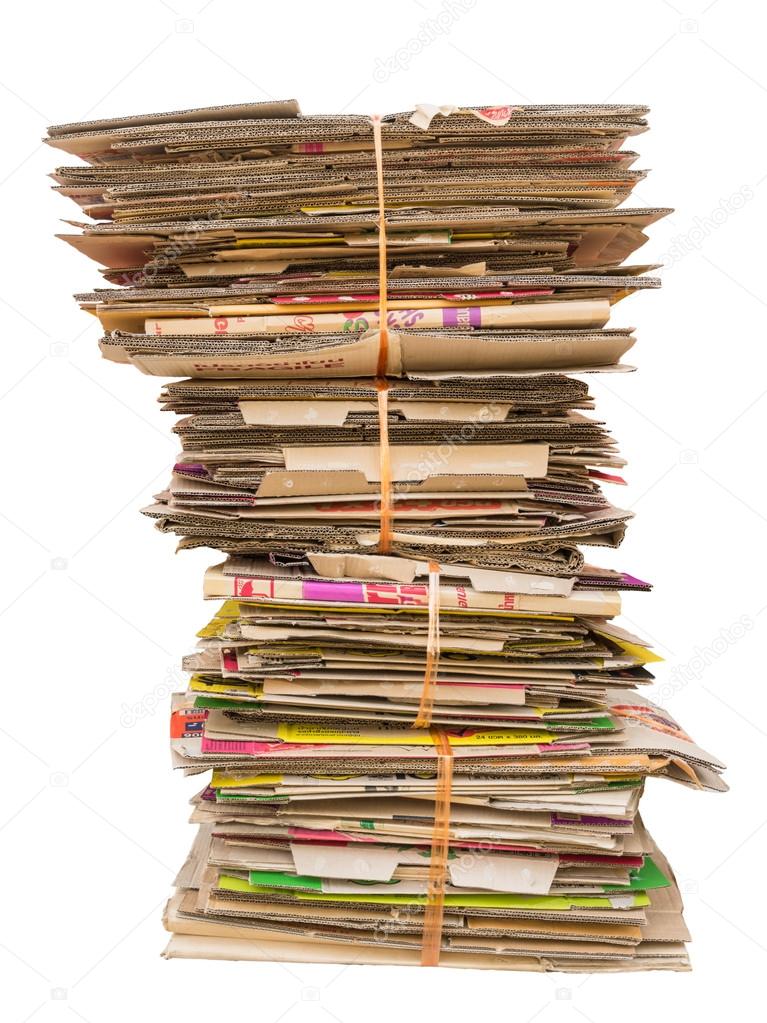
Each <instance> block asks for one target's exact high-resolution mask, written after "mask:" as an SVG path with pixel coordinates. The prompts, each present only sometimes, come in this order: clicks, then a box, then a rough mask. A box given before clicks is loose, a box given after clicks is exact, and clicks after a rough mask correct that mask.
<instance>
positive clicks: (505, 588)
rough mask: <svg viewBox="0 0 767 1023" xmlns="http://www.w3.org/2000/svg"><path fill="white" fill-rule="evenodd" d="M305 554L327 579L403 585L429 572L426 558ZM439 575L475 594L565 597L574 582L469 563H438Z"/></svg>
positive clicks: (567, 595) (382, 555)
mask: <svg viewBox="0 0 767 1023" xmlns="http://www.w3.org/2000/svg"><path fill="white" fill-rule="evenodd" d="M307 556H308V558H309V561H310V562H311V565H312V568H313V569H314V570H315V572H317V574H318V575H320V576H323V577H325V578H329V579H343V578H347V579H355V580H367V579H375V580H380V581H382V582H384V581H391V582H400V583H406V584H407V583H412V582H414V581H415V579H417V578H419V577H428V574H429V564H428V562H426V561H415V560H412V559H410V558H403V557H396V558H394V557H387V556H386V555H385V554H324V553H317V552H311V553H309V554H308V555H307ZM440 574H441V575H442V576H443V577H444V578H446V579H451V580H452V579H461V580H468V582H469V585H470V586H471V588H472V589H473V590H476V591H477V592H478V593H524V594H530V595H534V594H537V593H545V594H549V595H551V596H554V595H557V596H562V597H569V596H570V594H571V593H572V590H573V585H574V583H575V579H574V578H570V579H567V578H559V577H556V576H545V575H532V574H529V573H525V572H500V571H496V570H494V569H487V568H475V567H474V566H473V565H441V566H440Z"/></svg>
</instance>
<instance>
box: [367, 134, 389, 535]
mask: <svg viewBox="0 0 767 1023" xmlns="http://www.w3.org/2000/svg"><path fill="white" fill-rule="evenodd" d="M371 122H372V125H373V149H374V150H375V161H376V184H377V188H378V363H377V366H376V388H377V390H378V433H379V441H378V445H379V448H378V450H379V458H380V465H381V501H380V526H379V536H378V549H379V551H380V552H381V553H382V554H388V553H389V550H390V549H391V531H392V518H393V508H394V500H393V497H392V479H391V452H390V451H389V385H388V383H387V381H386V370H387V366H388V359H389V327H388V323H387V319H388V309H387V291H388V283H387V276H386V210H385V206H384V183H383V146H382V144H381V115H380V114H374V115H373V117H372V118H371Z"/></svg>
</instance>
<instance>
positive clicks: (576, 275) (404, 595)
mask: <svg viewBox="0 0 767 1023" xmlns="http://www.w3.org/2000/svg"><path fill="white" fill-rule="evenodd" d="M645 114H646V110H645V108H643V107H639V106H628V105H604V106H525V107H493V108H482V109H480V108H454V107H440V108H437V107H431V106H427V105H421V106H419V107H417V108H416V109H415V110H414V111H408V112H407V113H403V114H396V115H392V116H390V117H386V118H383V119H382V120H381V121H378V120H376V119H374V120H373V122H372V123H371V119H369V118H366V117H361V116H347V115H344V116H340V115H339V116H329V117H325V116H322V117H317V116H312V117H305V116H301V115H300V113H299V111H298V107H297V104H295V103H294V102H292V101H290V102H275V103H265V104H248V105H242V106H236V107H223V108H222V107H217V108H209V109H204V110H193V111H182V112H174V113H169V114H157V115H148V116H147V115H142V116H135V117H128V118H124V119H115V120H107V121H99V122H90V123H86V124H69V125H60V126H57V127H55V128H51V129H50V134H49V138H48V142H49V143H50V144H51V145H52V146H55V147H56V148H58V149H61V150H63V151H64V152H66V153H71V154H73V155H76V156H78V157H82V158H84V159H85V161H86V163H85V164H82V165H78V166H69V167H62V168H60V169H59V170H58V171H57V172H56V174H55V180H56V182H57V187H58V189H59V190H60V191H61V192H62V193H63V194H64V195H66V196H68V197H70V198H71V199H73V200H74V201H75V202H77V203H78V204H79V205H80V206H81V207H82V209H83V211H84V213H86V214H87V215H88V216H90V217H91V218H92V221H90V222H88V223H83V224H77V225H75V226H76V227H77V228H78V231H77V233H76V234H71V233H67V234H65V235H62V237H64V238H65V240H66V241H68V242H69V243H70V244H72V245H73V246H75V247H76V248H77V249H78V250H80V251H81V252H83V253H85V254H86V255H87V256H89V257H91V258H92V259H94V260H96V261H97V262H98V263H99V264H100V265H101V266H102V267H103V268H104V269H103V271H102V272H103V275H104V277H105V279H106V282H107V283H108V284H110V285H120V287H118V288H115V287H106V288H104V287H102V288H101V289H99V290H97V291H96V292H94V293H91V294H87V295H81V296H79V299H80V301H81V304H82V306H83V307H84V308H85V309H87V310H88V311H89V312H92V313H94V314H95V315H97V316H98V317H99V319H100V321H101V323H102V325H103V327H104V330H105V336H104V338H103V340H102V343H101V348H102V352H103V354H104V356H105V357H106V358H107V359H109V360H112V361H115V362H119V363H126V364H133V365H135V366H137V367H138V368H139V369H140V370H141V371H142V372H145V373H150V374H155V375H159V376H166V377H175V378H182V377H183V378H186V379H176V380H174V381H172V382H170V383H168V384H166V385H165V387H164V388H163V391H162V394H161V396H160V401H161V402H162V405H163V408H165V409H167V410H169V411H171V412H174V413H177V414H178V415H179V416H181V417H182V418H181V419H179V420H178V422H177V425H176V426H175V428H174V430H175V433H176V434H177V436H178V439H179V442H180V448H181V453H180V455H179V457H178V461H177V464H176V466H175V469H174V472H173V477H172V479H171V480H170V482H169V484H168V487H167V489H166V490H165V491H164V492H163V493H161V494H159V495H158V496H157V498H156V503H155V504H153V505H152V506H151V507H149V508H148V509H146V513H147V515H149V516H150V517H151V518H153V519H154V520H155V522H156V524H157V526H158V527H159V528H160V529H161V530H162V531H164V532H172V533H175V534H177V535H178V536H180V538H181V539H180V546H181V547H195V546H207V547H211V548H214V549H217V550H219V551H222V552H224V553H225V554H226V555H227V560H225V561H224V562H223V563H221V564H218V565H216V566H215V567H212V568H211V569H209V571H208V572H207V573H206V578H205V587H204V589H205V596H206V597H208V598H211V599H219V600H223V601H224V603H223V605H222V606H221V607H220V609H219V610H218V611H217V613H216V615H215V617H214V618H213V620H212V621H211V622H210V623H209V624H208V625H207V626H205V628H203V629H202V630H201V632H200V633H199V634H198V635H199V643H198V646H197V649H196V651H195V652H194V653H193V654H190V655H189V656H188V657H187V658H186V660H185V661H184V668H185V669H186V670H187V671H188V672H189V673H190V680H189V684H188V688H187V691H186V692H185V693H180V694H177V695H176V696H175V698H174V701H173V709H172V716H171V735H172V753H173V760H174V763H175V765H176V766H177V767H179V768H181V769H183V770H184V771H185V772H187V773H190V774H195V773H199V772H202V771H205V770H207V769H209V768H212V769H213V774H212V777H211V778H210V780H209V781H208V782H207V783H206V785H205V787H204V788H203V789H202V791H200V793H199V794H198V795H197V796H196V797H195V799H194V800H193V815H192V819H193V821H194V822H195V823H197V824H199V830H198V833H197V837H196V839H195V841H194V845H193V847H192V850H191V852H190V855H189V858H188V861H187V863H186V864H185V865H184V867H183V869H182V870H181V873H180V874H179V877H178V879H177V885H178V890H177V893H176V895H175V896H174V897H173V898H172V899H171V901H170V903H169V905H168V909H167V913H166V924H167V927H168V929H169V930H170V931H172V937H171V941H170V944H169V946H168V950H167V954H168V955H169V956H182V957H192V958H194V957H208V958H235V959H280V960H296V961H303V960H309V961H321V962H322V961H325V962H369V963H419V962H423V963H429V964H433V963H435V962H437V961H439V962H440V963H442V964H445V965H454V966H476V967H490V968H503V969H534V970H544V969H558V970H584V969H585V970H611V969H631V970H641V969H650V968H662V969H685V968H686V967H687V965H688V959H687V954H686V951H685V944H684V943H685V941H686V940H687V939H688V937H689V935H688V933H687V930H686V928H685V925H684V922H683V920H682V915H681V900H680V897H679V892H678V890H677V887H676V885H675V882H674V878H673V874H672V873H671V870H670V868H669V866H668V864H667V863H666V861H665V859H664V858H663V856H662V854H661V853H660V852H659V850H658V849H657V847H656V846H655V844H654V842H653V840H652V838H651V837H650V835H649V834H648V833H647V831H646V830H645V828H644V826H643V824H642V821H641V818H640V816H639V813H638V807H639V799H640V796H641V794H642V791H643V786H644V781H645V779H646V778H647V777H649V776H650V775H654V776H658V777H665V778H669V779H672V780H674V781H677V782H679V783H681V784H684V785H688V786H690V787H699V788H705V789H712V790H722V789H724V787H725V786H724V783H723V781H722V780H721V778H720V771H721V769H722V765H721V764H720V763H719V762H718V761H717V760H716V759H715V758H714V757H712V756H710V755H709V754H707V753H705V752H704V751H703V750H701V749H700V748H699V747H697V746H696V745H695V744H694V743H693V741H692V740H691V739H690V738H689V736H688V735H686V733H685V732H684V731H682V729H681V728H680V727H679V725H678V724H677V723H676V722H675V721H673V720H672V718H671V717H670V716H669V715H668V714H667V713H666V712H665V711H664V710H662V709H660V708H658V707H656V706H654V705H653V704H652V703H651V702H650V701H649V700H648V699H647V698H645V697H643V696H640V695H639V693H638V692H637V690H638V688H639V687H640V686H643V685H645V684H647V683H649V682H650V681H651V680H652V675H651V672H650V671H649V670H648V668H647V665H648V664H651V663H652V662H654V661H656V660H658V659H659V658H658V657H657V656H656V655H655V654H654V653H653V652H652V651H651V649H650V648H649V646H648V644H647V643H646V642H645V641H644V640H642V639H641V638H638V637H636V636H633V635H631V634H630V633H628V632H626V631H625V630H624V629H622V628H620V627H619V626H618V625H617V624H616V623H615V621H614V619H615V618H616V616H617V615H618V614H619V613H620V606H621V591H630V590H638V591H642V590H648V589H649V585H648V584H647V583H644V582H642V581H641V580H640V579H638V578H636V577H634V576H633V575H629V574H628V573H626V572H623V571H619V570H616V569H613V568H601V567H597V566H595V565H593V564H591V563H590V559H589V560H587V558H586V556H585V554H584V548H586V549H588V548H590V547H593V546H597V547H617V546H618V545H619V544H620V542H621V540H622V538H623V534H624V531H625V528H626V523H627V521H628V520H629V519H630V517H631V514H630V513H629V512H627V511H623V510H621V509H620V508H617V507H614V506H613V505H612V503H611V502H610V501H609V500H608V499H607V497H606V496H605V494H604V493H603V490H602V485H603V484H605V485H607V486H613V485H616V484H620V483H622V482H623V480H622V478H621V476H620V470H621V467H622V466H623V464H624V462H623V459H622V458H621V456H620V454H619V452H618V448H617V445H616V442H615V440H614V439H613V437H612V435H611V434H610V432H609V431H608V430H607V428H606V426H605V424H604V423H603V422H601V421H600V420H599V419H597V418H595V417H594V416H593V415H589V414H588V413H589V411H590V410H591V409H592V408H593V402H592V399H591V397H590V395H589V390H588V386H587V384H586V383H584V382H583V381H582V380H581V379H578V378H575V377H573V376H570V375H569V374H571V373H578V374H584V373H596V372H620V371H625V370H626V369H628V368H630V367H626V366H625V365H624V364H623V363H621V361H620V360H621V358H622V356H623V355H624V354H625V352H626V351H627V350H628V349H629V348H630V347H631V345H632V343H633V335H632V331H631V329H629V328H622V327H616V326H613V325H611V324H608V320H609V317H610V311H611V306H612V305H613V304H615V303H616V302H617V301H618V300H620V299H622V298H623V297H625V296H627V295H630V294H631V293H633V292H635V291H637V290H640V289H645V288H654V287H657V286H658V281H657V280H656V279H655V278H653V277H650V276H648V271H650V270H652V269H653V267H652V266H648V265H636V266H626V265H624V260H625V259H626V258H627V257H629V256H630V255H631V253H632V252H633V251H634V250H635V249H637V248H638V247H639V246H641V245H642V244H643V243H644V241H645V240H646V236H645V233H644V229H645V228H646V227H647V226H648V225H649V224H651V223H652V222H653V221H654V220H656V219H658V218H659V217H661V216H662V215H663V214H664V212H666V211H664V210H658V209H624V208H623V207H621V206H620V203H622V201H623V200H624V199H626V197H627V196H628V195H629V193H630V192H631V189H632V187H633V185H634V183H635V182H636V181H638V180H640V179H641V178H642V172H640V171H636V170H633V169H632V164H633V162H634V160H635V158H636V154H635V153H633V152H630V151H628V150H626V149H624V148H622V147H623V145H624V143H625V141H626V139H627V138H628V137H629V136H632V135H636V134H639V133H640V132H642V131H644V130H645V128H646V122H645V119H644V115H645Z"/></svg>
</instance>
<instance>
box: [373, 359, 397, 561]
mask: <svg viewBox="0 0 767 1023" xmlns="http://www.w3.org/2000/svg"><path fill="white" fill-rule="evenodd" d="M376 388H377V389H378V433H379V439H378V455H379V460H380V467H381V500H380V505H379V511H378V514H379V517H380V524H379V534H378V549H379V551H380V552H381V553H382V554H388V552H389V549H390V547H391V526H392V506H393V504H394V501H393V498H392V489H391V455H390V452H389V384H388V383H387V381H386V380H382V379H381V378H380V377H379V378H378V379H377V380H376Z"/></svg>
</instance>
